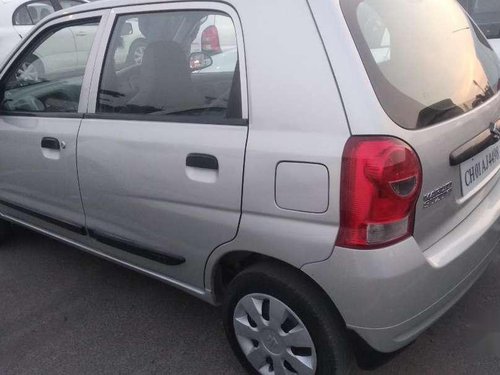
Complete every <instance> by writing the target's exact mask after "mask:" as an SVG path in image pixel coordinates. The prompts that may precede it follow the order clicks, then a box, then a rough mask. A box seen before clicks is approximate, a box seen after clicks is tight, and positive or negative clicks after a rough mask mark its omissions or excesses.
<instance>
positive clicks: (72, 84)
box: [0, 12, 104, 236]
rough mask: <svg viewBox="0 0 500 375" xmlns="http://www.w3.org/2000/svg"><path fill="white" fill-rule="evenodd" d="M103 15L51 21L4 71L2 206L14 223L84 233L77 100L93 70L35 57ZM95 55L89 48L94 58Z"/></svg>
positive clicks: (81, 105) (0, 148) (1, 83)
mask: <svg viewBox="0 0 500 375" xmlns="http://www.w3.org/2000/svg"><path fill="white" fill-rule="evenodd" d="M103 16H104V13H103V12H95V13H87V14H85V15H78V16H71V17H69V16H68V17H64V18H61V19H58V20H55V21H52V22H51V23H49V24H47V25H46V26H45V27H44V28H43V29H42V30H41V31H40V32H37V33H36V34H35V35H33V36H32V37H31V38H30V40H29V41H28V42H27V44H26V45H25V47H24V48H23V49H22V52H19V53H18V54H17V55H16V56H15V57H14V59H13V60H12V62H11V63H9V64H8V65H7V66H6V67H5V68H4V70H3V72H2V76H1V81H0V87H1V89H0V91H1V93H0V96H1V100H0V102H1V104H0V107H1V109H0V207H1V208H0V209H1V212H2V215H5V216H8V217H9V218H11V219H12V220H14V221H21V222H23V223H27V224H29V225H34V226H35V227H38V228H44V229H48V230H50V231H51V232H58V231H62V232H64V234H65V235H67V236H71V235H73V234H79V235H81V234H82V233H83V230H84V223H85V219H84V214H83V208H82V204H81V198H80V191H79V186H78V176H77V170H76V140H77V135H78V130H79V128H80V124H81V121H82V118H83V113H82V112H83V108H86V102H85V103H83V102H81V101H80V99H81V98H86V97H87V95H85V93H86V92H87V90H88V85H84V83H85V82H87V81H89V78H90V75H91V73H92V70H91V69H87V70H86V69H85V67H83V68H77V69H75V68H76V67H75V66H74V65H73V66H61V67H56V68H54V69H49V68H48V67H45V66H44V62H43V61H42V60H41V59H39V58H37V57H36V56H37V51H38V50H44V51H46V52H47V53H49V52H50V51H49V49H50V48H47V46H51V45H59V44H64V43H67V42H68V41H67V39H66V38H65V35H66V32H70V33H71V29H72V28H74V27H76V26H77V25H87V26H88V27H92V28H94V29H95V30H96V31H97V29H98V28H99V25H100V20H101V19H102V17H103ZM70 43H73V41H71V42H70ZM92 52H93V50H91V49H89V50H87V59H88V60H90V61H92V57H91V55H92ZM52 53H57V51H52ZM94 54H95V51H94ZM82 93H84V95H82Z"/></svg>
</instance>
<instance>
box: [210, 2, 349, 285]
mask: <svg viewBox="0 0 500 375" xmlns="http://www.w3.org/2000/svg"><path fill="white" fill-rule="evenodd" d="M232 4H233V5H234V6H235V8H236V10H237V12H238V13H239V16H240V18H241V22H242V26H243V32H244V39H245V40H244V42H245V49H246V56H247V62H246V63H247V79H248V86H249V115H250V124H249V137H248V144H247V151H246V162H245V172H244V189H243V214H242V218H241V223H240V228H239V233H238V235H237V238H236V239H235V240H234V241H233V242H231V243H228V244H226V245H224V246H221V247H219V248H218V249H217V250H216V251H215V252H214V253H213V254H212V256H211V258H210V259H209V262H208V267H207V273H206V283H207V286H208V288H209V289H210V288H211V272H212V268H213V266H214V265H215V264H216V263H217V261H218V259H220V258H221V257H222V256H223V255H224V254H227V253H228V252H231V251H238V250H239V251H253V252H258V253H262V254H264V255H268V256H270V257H273V258H277V259H280V260H282V261H285V262H287V263H289V264H292V265H294V266H296V267H300V266H302V265H304V264H306V263H310V262H316V261H321V260H324V259H327V258H328V257H329V256H330V255H331V253H332V250H333V245H334V242H335V239H336V236H337V231H338V222H339V180H340V165H341V158H342V152H343V148H344V145H345V142H346V141H347V139H348V138H349V136H350V132H349V128H348V124H347V121H346V117H345V112H344V109H343V105H342V101H341V98H340V95H339V92H338V88H337V85H336V82H335V78H334V76H333V74H332V70H331V67H330V64H329V61H328V58H327V56H326V54H325V50H324V48H323V44H322V41H321V38H320V36H319V34H318V31H317V29H316V25H315V23H314V19H313V17H312V15H311V12H310V9H309V7H308V4H307V1H305V0H293V1H291V0H275V1H268V0H254V1H251V2H249V1H246V0H235V1H233V2H232ZM281 162H300V163H311V164H320V165H324V166H326V167H327V168H328V173H329V178H330V181H329V186H328V187H327V189H328V194H329V197H328V198H329V199H328V201H329V205H328V208H327V209H326V211H325V212H323V213H305V212H299V211H293V210H286V209H282V208H280V207H278V205H277V204H276V201H275V175H276V168H277V166H278V165H279V164H280V163H281ZM298 178H300V176H298Z"/></svg>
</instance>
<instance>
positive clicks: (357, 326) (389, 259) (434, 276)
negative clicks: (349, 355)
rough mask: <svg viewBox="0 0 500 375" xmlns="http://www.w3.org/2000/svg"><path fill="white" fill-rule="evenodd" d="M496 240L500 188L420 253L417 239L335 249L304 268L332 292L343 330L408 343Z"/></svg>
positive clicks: (390, 346) (392, 344)
mask: <svg viewBox="0 0 500 375" xmlns="http://www.w3.org/2000/svg"><path fill="white" fill-rule="evenodd" d="M499 240H500V184H498V185H497V186H496V187H495V188H494V189H493V190H492V191H491V193H490V194H489V196H488V197H487V198H486V199H485V200H484V201H483V202H482V203H481V205H480V206H478V207H477V208H476V209H475V210H474V212H473V213H472V214H471V215H469V217H468V218H467V219H466V220H464V221H463V222H462V223H461V224H460V225H459V226H458V227H456V228H455V229H454V230H453V231H451V232H450V233H449V234H448V235H446V236H445V237H443V238H442V239H441V240H440V241H439V242H438V243H436V244H435V245H434V246H432V247H431V248H430V249H428V250H426V251H425V252H422V250H421V249H420V248H419V246H418V244H417V243H416V242H415V240H414V239H408V240H407V241H404V242H402V243H400V244H397V245H395V246H392V247H389V248H385V249H382V250H375V251H356V250H349V249H342V248H336V249H335V251H334V252H333V255H332V256H331V257H330V259H329V260H327V261H325V262H321V263H315V264H309V265H306V266H304V267H303V271H304V272H306V273H307V274H308V275H310V276H311V277H312V278H313V279H314V280H316V282H317V283H318V284H319V285H321V286H322V287H323V288H324V290H325V291H326V292H327V293H328V294H329V295H330V297H331V298H332V300H333V301H334V303H335V304H336V306H337V308H338V309H339V311H340V313H341V314H342V316H343V318H344V320H345V322H346V324H347V326H348V327H349V328H350V329H352V330H354V331H356V332H357V333H358V334H359V335H360V336H361V337H363V338H364V339H365V340H366V342H367V343H368V344H370V345H371V346H372V347H373V348H375V349H377V350H379V351H382V352H392V351H395V350H397V349H399V348H402V347H404V346H405V345H407V344H409V343H410V342H411V341H413V340H414V339H415V338H416V337H417V336H418V335H419V334H421V333H422V332H423V331H424V330H425V329H426V328H428V327H429V326H430V325H431V324H432V323H434V322H435V321H436V320H437V319H438V318H439V317H441V316H442V315H443V314H444V313H445V312H446V311H447V310H448V309H449V308H450V307H452V306H453V305H454V304H455V303H456V302H457V301H458V300H459V299H460V297H462V296H463V295H464V294H465V293H466V292H467V290H468V289H469V288H470V287H471V286H472V285H473V284H474V282H475V281H476V280H477V279H478V278H479V277H480V276H481V274H482V273H483V271H484V270H485V269H486V267H487V266H488V264H489V263H490V261H491V259H492V257H493V255H494V253H495V250H496V249H497V248H498V246H499Z"/></svg>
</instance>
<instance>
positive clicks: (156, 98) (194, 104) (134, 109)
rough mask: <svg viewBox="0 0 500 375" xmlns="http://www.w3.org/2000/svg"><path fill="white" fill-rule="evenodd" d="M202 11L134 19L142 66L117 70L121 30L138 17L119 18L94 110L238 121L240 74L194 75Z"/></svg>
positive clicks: (232, 72)
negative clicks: (142, 41)
mask: <svg viewBox="0 0 500 375" xmlns="http://www.w3.org/2000/svg"><path fill="white" fill-rule="evenodd" d="M206 16H207V14H206V12H200V11H193V12H176V13H153V14H143V15H139V16H138V24H139V28H140V31H141V33H142V36H143V37H144V38H145V39H146V47H145V51H144V57H143V61H142V64H140V65H139V64H132V65H129V66H125V67H120V66H119V64H118V63H117V61H116V59H115V58H114V56H115V53H116V51H117V49H118V48H120V47H121V46H122V45H123V41H122V38H121V35H122V33H121V28H123V27H124V25H126V22H127V20H129V19H130V18H132V17H137V16H126V17H120V18H119V20H118V22H117V27H116V29H115V32H114V33H113V36H112V38H111V41H110V46H109V49H108V53H107V57H106V61H105V64H104V70H103V75H102V80H101V86H100V87H101V88H100V91H99V102H98V112H101V113H115V114H149V115H163V116H164V115H187V116H202V117H210V118H226V119H231V118H241V99H240V95H241V93H240V89H239V79H240V77H239V73H238V72H239V70H238V69H237V66H238V64H235V67H234V69H232V70H231V71H221V72H217V71H215V72H214V71H210V72H209V73H208V72H207V73H204V72H203V69H202V70H200V71H193V70H192V69H191V67H190V64H189V56H190V54H191V52H192V48H191V47H192V43H193V41H194V39H195V38H196V35H197V34H198V31H199V29H200V25H201V24H202V23H203V20H205V19H206Z"/></svg>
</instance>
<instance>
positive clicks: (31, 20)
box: [0, 0, 88, 62]
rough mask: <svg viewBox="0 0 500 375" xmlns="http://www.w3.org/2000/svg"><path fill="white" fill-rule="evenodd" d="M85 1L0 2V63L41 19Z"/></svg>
mask: <svg viewBox="0 0 500 375" xmlns="http://www.w3.org/2000/svg"><path fill="white" fill-rule="evenodd" d="M87 2H88V1H87V0H0V62H2V61H3V60H5V59H6V58H7V56H8V55H9V53H10V52H11V51H12V49H13V48H14V47H15V46H16V45H17V44H18V43H19V41H20V40H21V39H22V38H24V37H25V36H26V35H27V34H28V33H29V32H30V31H31V29H32V28H33V26H34V25H36V24H37V23H38V22H40V21H41V20H42V19H43V18H45V17H47V16H48V15H50V14H52V13H54V12H56V11H58V10H61V9H65V8H69V7H72V6H75V5H81V4H84V3H87Z"/></svg>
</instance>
